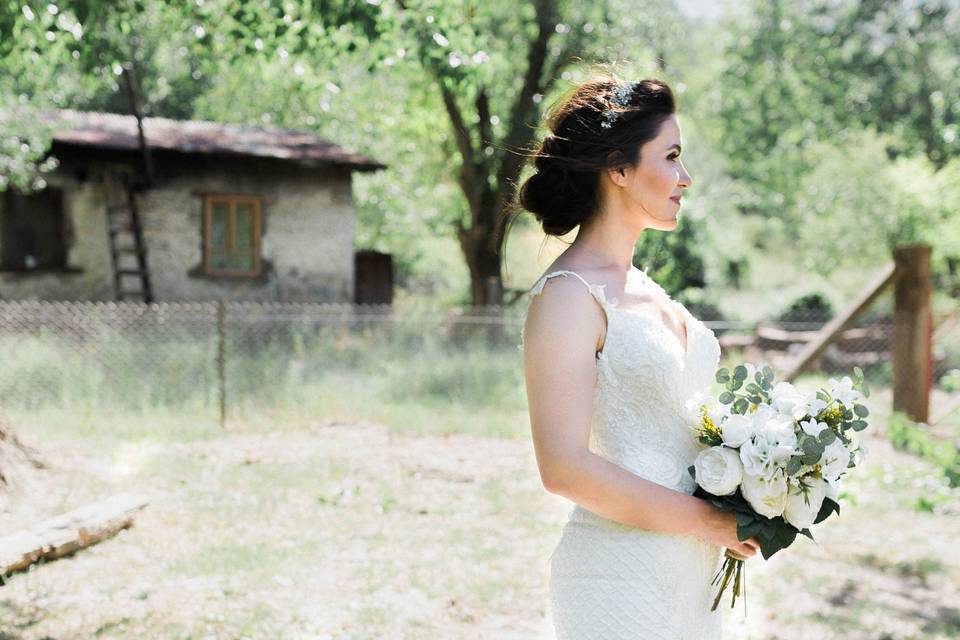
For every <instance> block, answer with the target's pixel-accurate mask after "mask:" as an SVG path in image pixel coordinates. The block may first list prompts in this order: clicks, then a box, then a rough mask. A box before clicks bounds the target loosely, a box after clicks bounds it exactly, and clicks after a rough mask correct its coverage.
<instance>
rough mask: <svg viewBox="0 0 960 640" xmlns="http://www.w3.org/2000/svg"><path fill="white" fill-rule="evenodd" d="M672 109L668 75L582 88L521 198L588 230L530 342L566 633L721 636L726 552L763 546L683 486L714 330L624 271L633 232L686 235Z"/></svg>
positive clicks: (668, 638) (714, 356)
mask: <svg viewBox="0 0 960 640" xmlns="http://www.w3.org/2000/svg"><path fill="white" fill-rule="evenodd" d="M675 111H676V107H675V101H674V97H673V93H672V92H671V90H670V88H669V87H668V86H667V85H666V84H664V83H663V82H661V81H659V80H643V81H641V82H631V83H623V82H617V81H616V80H614V79H612V78H606V77H603V78H597V79H593V80H590V81H588V82H585V83H583V84H581V85H580V86H578V87H576V88H575V89H574V90H573V91H572V92H571V93H570V94H569V95H568V96H567V97H566V98H565V99H564V100H562V101H561V102H560V103H559V104H557V105H556V106H555V107H554V108H553V110H552V113H551V114H550V117H549V118H548V128H549V133H548V134H547V136H546V137H545V139H544V140H543V142H542V146H541V148H540V149H539V150H538V151H537V153H536V154H535V156H534V163H535V167H536V173H534V174H533V175H532V176H531V177H530V178H529V179H528V180H527V181H526V182H525V183H524V184H523V186H522V188H521V190H520V193H519V204H520V206H521V207H522V208H524V209H526V210H528V211H530V212H532V213H533V214H534V215H535V216H536V217H537V219H538V220H539V221H540V222H541V224H542V226H543V230H544V231H545V232H546V233H548V234H553V235H557V236H560V235H563V234H566V233H567V232H569V231H571V230H573V229H574V228H576V227H579V231H578V233H577V237H576V240H574V242H573V243H572V244H571V245H570V246H569V247H568V248H567V249H566V251H564V252H563V254H562V255H560V256H559V257H558V258H557V259H556V260H555V261H554V263H553V264H552V265H551V266H550V268H549V269H548V270H547V271H546V272H545V274H544V275H543V276H542V277H541V278H540V279H539V280H538V281H537V282H536V284H535V285H534V286H533V288H532V289H531V295H530V298H531V299H530V304H529V307H528V309H527V313H526V319H525V323H524V328H523V333H522V343H521V346H522V348H523V351H524V366H525V375H526V387H527V398H528V401H529V408H530V423H531V427H532V431H533V443H534V449H535V451H536V458H537V465H538V467H539V470H540V477H541V479H542V481H543V485H544V487H545V488H546V489H547V490H548V491H550V492H552V493H556V494H559V495H562V496H564V497H566V498H568V499H570V500H572V501H573V502H574V503H575V505H574V507H573V510H572V511H571V513H570V517H569V520H568V522H567V523H566V525H565V527H564V530H563V535H562V537H561V539H560V542H559V544H558V545H557V547H556V549H555V550H554V552H553V555H552V556H551V573H550V604H551V610H552V615H553V620H554V625H555V627H556V630H557V634H558V638H560V639H561V640H564V639H568V638H569V639H576V640H586V639H592V638H596V639H598V640H599V639H603V640H613V639H616V638H632V639H640V638H643V639H645V640H657V639H662V640H681V639H685V640H709V639H716V638H719V637H720V614H719V611H717V612H711V611H710V606H711V604H712V598H711V591H712V587H711V584H710V583H711V580H712V579H713V576H714V574H715V573H716V570H717V568H718V567H719V563H720V560H721V555H722V554H721V552H722V548H724V547H726V548H728V549H731V550H733V551H736V552H738V553H740V554H742V555H743V556H746V557H751V556H753V555H754V554H755V553H756V551H757V549H758V547H759V545H758V543H757V540H756V539H755V538H751V539H749V540H747V541H745V542H741V541H740V540H738V539H737V534H736V520H735V519H734V517H733V515H732V514H730V513H726V512H723V511H720V510H719V509H717V508H716V507H714V506H713V505H711V504H710V503H709V502H707V501H705V500H701V499H699V498H694V497H693V496H692V495H691V494H692V493H693V490H694V488H695V485H694V482H693V478H691V476H690V475H689V473H688V472H687V468H688V467H689V466H690V465H692V464H693V460H694V458H695V457H696V454H697V452H698V443H697V441H696V438H695V436H694V434H693V432H692V430H691V428H690V424H691V422H690V420H689V418H688V417H687V416H686V414H687V412H686V409H685V401H686V400H687V399H688V398H690V397H691V396H692V395H693V394H694V393H696V392H697V391H705V390H707V389H708V388H709V386H710V381H711V379H712V378H713V375H714V373H715V371H716V368H717V365H718V361H719V357H720V345H719V343H718V342H717V339H716V336H715V335H714V334H713V332H712V331H711V330H710V329H708V328H707V327H706V326H704V325H703V324H702V323H701V322H700V321H699V320H697V319H696V318H694V317H693V316H692V315H690V313H689V312H688V311H687V310H686V309H685V308H684V307H683V305H681V304H679V303H677V302H675V301H673V300H672V299H671V298H670V297H669V296H668V295H667V294H666V292H665V291H664V290H663V289H662V288H661V287H660V286H659V285H658V284H657V283H656V282H654V281H653V280H652V279H651V278H650V277H649V276H648V275H647V274H646V273H644V272H643V271H641V270H639V269H636V268H634V267H633V265H632V257H633V249H634V246H635V245H636V242H637V238H638V237H639V235H640V233H642V232H643V231H644V230H645V229H651V230H658V231H671V230H673V229H675V228H676V226H677V213H678V211H679V209H680V201H681V195H682V192H683V190H684V189H686V188H687V187H689V186H690V175H689V174H688V173H687V171H686V169H685V168H684V166H683V163H682V161H681V160H680V152H681V146H680V126H679V123H678V121H677V117H676V113H675Z"/></svg>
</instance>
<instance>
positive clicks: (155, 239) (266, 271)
mask: <svg viewBox="0 0 960 640" xmlns="http://www.w3.org/2000/svg"><path fill="white" fill-rule="evenodd" d="M54 116H55V122H56V125H55V133H54V136H53V142H52V147H51V149H50V151H51V153H52V154H53V155H54V156H56V158H57V159H58V160H59V166H58V167H57V169H56V170H54V171H53V172H51V173H49V174H45V175H44V178H45V180H46V182H47V187H46V188H45V189H44V190H43V191H40V192H37V193H30V194H25V193H19V192H16V191H15V190H12V189H8V190H7V191H6V192H5V193H2V194H0V299H8V300H11V299H12V300H22V299H34V300H36V299H40V300H117V299H122V300H138V299H151V300H156V301H173V300H215V299H220V298H224V299H227V300H254V301H323V302H352V301H354V285H355V282H354V280H355V253H354V227H355V215H354V208H353V200H352V190H351V177H352V175H353V172H354V171H376V170H379V169H382V168H384V165H382V164H381V163H379V162H377V161H375V160H373V159H371V158H367V157H365V156H362V155H359V154H356V153H351V152H349V151H347V150H345V149H343V148H341V147H338V146H337V145H335V144H332V143H330V142H327V141H324V140H322V139H320V138H318V137H316V136H314V135H312V134H310V133H305V132H301V131H292V130H288V129H280V128H276V127H251V126H241V125H234V124H222V123H214V122H199V121H175V120H168V119H165V118H145V119H144V120H143V133H144V142H145V147H146V149H147V150H148V153H144V148H143V146H141V140H140V133H139V128H138V125H137V120H136V118H135V117H134V116H124V115H116V114H104V113H88V112H77V111H67V110H64V111H58V112H55V114H54ZM144 176H151V179H149V180H144V179H143V178H144Z"/></svg>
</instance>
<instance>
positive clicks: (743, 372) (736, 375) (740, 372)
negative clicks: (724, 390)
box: [733, 364, 747, 382]
mask: <svg viewBox="0 0 960 640" xmlns="http://www.w3.org/2000/svg"><path fill="white" fill-rule="evenodd" d="M733 379H734V380H740V381H741V382H742V381H743V380H746V379H747V368H746V367H745V366H743V365H742V364H738V365H737V366H736V367H735V368H734V370H733Z"/></svg>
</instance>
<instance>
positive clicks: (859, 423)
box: [850, 420, 867, 431]
mask: <svg viewBox="0 0 960 640" xmlns="http://www.w3.org/2000/svg"><path fill="white" fill-rule="evenodd" d="M850 426H851V427H853V430H854V431H863V430H864V429H866V428H867V423H866V421H865V420H854V421H853V422H851V423H850Z"/></svg>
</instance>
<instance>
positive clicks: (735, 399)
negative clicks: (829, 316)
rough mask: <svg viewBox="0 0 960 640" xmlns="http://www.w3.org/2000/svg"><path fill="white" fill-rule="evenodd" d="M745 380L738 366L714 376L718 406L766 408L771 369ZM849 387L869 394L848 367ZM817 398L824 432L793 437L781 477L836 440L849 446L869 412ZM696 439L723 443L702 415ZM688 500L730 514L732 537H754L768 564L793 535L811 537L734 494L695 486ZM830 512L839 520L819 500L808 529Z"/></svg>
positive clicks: (741, 410)
mask: <svg viewBox="0 0 960 640" xmlns="http://www.w3.org/2000/svg"><path fill="white" fill-rule="evenodd" d="M748 376H749V371H748V370H747V368H746V367H745V366H743V365H738V366H737V367H734V369H733V371H730V370H729V369H726V368H721V369H719V370H718V371H717V374H716V380H717V382H719V383H721V384H723V385H724V386H725V391H723V393H721V394H720V396H719V398H718V400H719V402H720V403H721V404H729V405H731V408H730V411H731V413H733V414H740V415H744V414H747V413H749V412H751V411H754V410H756V407H757V406H758V405H760V404H769V403H771V390H772V389H773V386H774V374H773V370H772V369H771V368H770V367H769V366H765V367H763V368H762V369H761V370H759V371H757V372H756V373H755V374H754V379H753V381H750V382H748V381H747V378H748ZM853 386H854V388H856V389H859V390H860V392H861V393H862V394H863V396H864V397H870V391H869V389H868V388H867V386H866V384H865V383H864V379H863V371H862V370H861V369H860V367H854V382H853ZM817 397H818V398H820V399H821V400H822V401H823V402H824V403H826V406H825V407H824V408H823V409H821V410H820V411H819V412H818V413H817V415H816V416H811V417H815V418H816V420H817V421H818V422H824V423H826V424H827V428H826V429H824V430H823V431H821V432H820V433H819V434H818V435H817V436H812V435H809V434H806V433H804V434H802V435H800V436H799V445H800V449H801V451H802V453H799V454H797V455H794V456H793V457H791V458H790V460H789V461H788V462H787V468H786V472H787V473H788V474H789V475H791V476H792V475H795V474H796V473H797V472H799V471H800V469H801V467H802V466H803V465H813V464H815V463H816V462H817V461H818V460H820V457H821V456H822V455H823V453H824V449H825V448H826V447H827V446H829V445H830V444H832V443H833V442H834V441H836V440H837V439H839V440H841V441H842V442H843V443H844V444H849V443H850V441H851V440H850V436H849V432H850V430H853V431H863V430H864V429H865V428H866V427H867V422H866V421H865V420H864V418H866V417H867V416H868V415H869V413H870V412H869V410H868V409H867V407H866V406H864V405H862V404H856V403H855V404H854V405H853V407H852V408H851V407H844V406H843V405H841V404H838V403H837V401H836V400H835V399H834V398H831V397H830V395H829V394H828V393H826V392H825V391H824V390H822V389H821V390H819V391H817ZM699 440H700V442H701V443H703V444H706V445H709V446H719V445H721V444H722V443H723V437H722V432H721V430H720V427H719V425H715V424H713V422H712V421H711V420H710V419H709V417H708V416H707V415H706V411H705V410H704V411H703V426H702V427H701V429H700V435H699ZM853 466H854V463H853V457H852V456H851V459H850V462H849V464H848V467H853ZM688 471H689V473H690V475H691V476H693V477H694V479H696V473H695V471H694V467H693V466H692V465H691V466H690V467H689V469H688ZM693 495H695V496H696V497H699V498H703V499H705V500H709V501H710V502H711V503H712V504H713V505H714V506H716V507H717V508H719V509H722V510H723V511H730V512H733V513H734V514H736V518H737V538H738V539H739V540H741V541H743V540H748V539H750V538H752V537H756V538H757V540H758V541H759V542H760V551H761V553H762V554H763V557H764V559H769V558H770V557H771V556H773V554H775V553H776V552H778V551H780V550H782V549H785V548H787V547H789V546H790V545H791V544H793V542H794V540H795V539H796V537H797V534H802V535H805V536H807V537H808V538H810V539H811V540H813V535H812V534H811V533H810V530H809V529H803V530H798V529H797V528H796V527H794V526H793V525H791V524H790V523H788V522H787V521H786V520H785V519H784V518H783V516H777V517H775V518H768V517H766V516H762V515H759V514H757V513H755V511H754V509H753V508H752V507H751V506H750V504H749V503H748V502H747V500H746V498H744V497H743V495H742V493H741V492H740V489H737V491H736V492H734V493H732V494H730V495H726V496H715V495H713V494H711V493H708V492H707V491H705V490H704V489H703V488H702V487H700V486H699V485H698V486H697V488H696V491H695V492H694V494H693ZM833 513H837V514H838V515H839V513H840V505H839V504H838V503H837V502H836V501H835V500H832V499H830V498H829V497H825V498H824V500H823V504H822V506H821V508H820V511H819V512H818V514H817V517H816V519H815V520H814V524H818V523H820V522H822V521H823V520H825V519H827V518H828V517H830V515H831V514H833Z"/></svg>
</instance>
